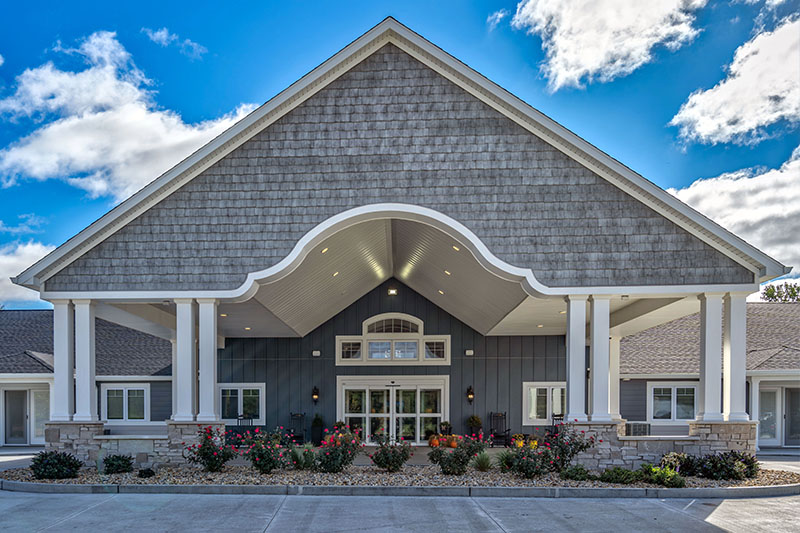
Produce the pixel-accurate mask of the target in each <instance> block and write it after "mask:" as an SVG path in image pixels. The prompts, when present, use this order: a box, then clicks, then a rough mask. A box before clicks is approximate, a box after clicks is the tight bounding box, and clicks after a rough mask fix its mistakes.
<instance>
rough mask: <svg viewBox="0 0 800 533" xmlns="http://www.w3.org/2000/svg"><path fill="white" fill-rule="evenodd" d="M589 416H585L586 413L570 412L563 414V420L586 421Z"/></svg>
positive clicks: (570, 421) (571, 421)
mask: <svg viewBox="0 0 800 533" xmlns="http://www.w3.org/2000/svg"><path fill="white" fill-rule="evenodd" d="M588 421H589V417H588V416H586V413H570V414H568V415H565V416H564V422H565V423H566V422H569V423H573V422H588Z"/></svg>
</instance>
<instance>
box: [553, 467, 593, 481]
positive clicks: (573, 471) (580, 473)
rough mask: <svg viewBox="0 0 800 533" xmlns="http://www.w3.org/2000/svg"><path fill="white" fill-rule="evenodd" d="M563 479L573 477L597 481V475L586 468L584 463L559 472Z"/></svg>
mask: <svg viewBox="0 0 800 533" xmlns="http://www.w3.org/2000/svg"><path fill="white" fill-rule="evenodd" d="M559 475H560V476H561V479H571V480H573V481H595V480H596V479H597V476H595V475H594V474H592V473H591V472H589V471H588V470H586V467H585V466H583V465H573V466H568V467H567V468H565V469H564V470H562V471H561V473H560V474H559Z"/></svg>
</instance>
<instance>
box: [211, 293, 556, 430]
mask: <svg viewBox="0 0 800 533" xmlns="http://www.w3.org/2000/svg"><path fill="white" fill-rule="evenodd" d="M389 286H392V287H396V288H398V289H399V294H398V295H397V296H388V295H387V291H386V290H387V288H388V287H389ZM388 312H402V313H407V314H410V315H414V316H416V317H418V318H420V319H422V320H423V321H424V323H425V326H424V328H425V333H426V334H434V335H450V336H451V339H450V352H451V365H450V366H424V365H420V366H391V365H386V366H338V367H337V366H336V356H335V353H336V345H335V337H336V335H360V334H361V328H362V322H363V321H364V320H366V319H367V318H369V317H371V316H374V315H377V314H380V313H388ZM313 350H320V351H321V356H320V357H312V356H311V352H312V351H313ZM465 350H474V352H475V355H474V356H470V357H467V356H465V355H464V353H465ZM565 358H566V348H565V338H564V337H563V336H536V337H533V336H531V337H485V336H483V335H481V334H480V333H478V332H476V331H475V330H473V329H472V328H470V327H469V326H467V325H466V324H464V323H463V322H461V321H459V320H458V319H456V318H454V317H452V316H451V315H449V314H448V313H446V312H445V311H444V310H442V309H441V308H439V307H437V306H436V305H434V304H433V303H432V302H430V301H429V300H427V299H426V298H424V297H423V296H421V295H419V294H418V293H416V292H414V291H413V290H411V289H410V288H408V287H406V286H405V285H403V284H402V283H400V282H399V281H397V280H389V281H387V282H385V283H383V284H381V285H380V286H378V287H376V288H375V289H373V290H372V291H370V292H369V293H367V294H366V295H365V296H363V297H362V298H361V299H359V300H358V301H356V302H355V303H354V304H352V305H351V306H350V307H348V308H347V309H345V310H344V311H342V312H341V313H339V314H338V315H336V316H335V317H333V318H332V319H330V320H329V321H327V322H326V323H325V324H323V325H322V326H320V327H319V328H317V329H316V330H314V331H312V332H311V333H310V334H308V335H307V336H305V337H303V338H281V339H227V340H226V346H225V349H223V350H220V351H219V355H218V365H219V366H218V381H219V382H220V383H251V382H255V383H265V384H266V426H267V427H275V426H278V425H283V426H286V427H290V419H289V415H290V413H293V412H305V413H306V426H307V428H306V429H307V430H308V431H310V424H311V420H312V419H313V417H314V414H315V413H317V412H318V413H320V414H321V415H322V417H323V419H324V421H325V424H326V425H327V426H330V425H332V424H333V422H335V417H336V376H337V375H431V374H446V375H449V376H450V421H451V422H452V424H453V429H454V431H457V432H463V431H464V430H465V427H464V425H465V422H466V419H467V417H469V416H470V415H472V414H476V415H478V416H480V417H481V419H482V420H483V422H484V428H485V429H489V413H490V412H492V411H495V412H504V411H505V412H506V413H507V421H508V425H509V427H510V428H511V429H512V432H522V431H523V428H522V408H523V405H522V382H523V381H566V363H565V361H566V359H565ZM470 385H472V387H473V389H474V391H475V401H474V402H473V403H472V404H470V403H469V402H468V401H467V399H466V390H467V387H468V386H470ZM315 386H316V387H319V391H320V400H319V402H318V403H317V404H316V405H314V403H313V402H312V400H311V389H312V388H313V387H315ZM531 429H532V428H531V427H530V426H526V429H525V431H524V432H526V433H530V432H531Z"/></svg>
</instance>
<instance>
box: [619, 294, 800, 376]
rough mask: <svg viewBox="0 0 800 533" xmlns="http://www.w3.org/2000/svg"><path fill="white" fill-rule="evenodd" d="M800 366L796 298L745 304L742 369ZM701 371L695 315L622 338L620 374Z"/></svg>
mask: <svg viewBox="0 0 800 533" xmlns="http://www.w3.org/2000/svg"><path fill="white" fill-rule="evenodd" d="M799 369H800V303H755V302H754V303H748V304H747V370H776V371H780V370H799ZM699 371H700V314H699V313H695V314H693V315H689V316H685V317H683V318H679V319H677V320H673V321H672V322H667V323H666V324H661V325H660V326H656V327H654V328H650V329H648V330H645V331H642V332H639V333H637V334H635V335H631V336H629V337H625V338H623V339H622V341H621V343H620V373H621V374H683V373H687V374H691V373H698V372H699Z"/></svg>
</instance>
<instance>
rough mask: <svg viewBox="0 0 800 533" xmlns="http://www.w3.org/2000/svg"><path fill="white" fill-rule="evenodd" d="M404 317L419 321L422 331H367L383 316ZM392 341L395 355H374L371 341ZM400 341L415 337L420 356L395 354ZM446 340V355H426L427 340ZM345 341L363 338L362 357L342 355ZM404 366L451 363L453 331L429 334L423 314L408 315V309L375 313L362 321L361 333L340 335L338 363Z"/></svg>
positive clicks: (411, 339)
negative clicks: (395, 344)
mask: <svg viewBox="0 0 800 533" xmlns="http://www.w3.org/2000/svg"><path fill="white" fill-rule="evenodd" d="M392 318H394V319H400V320H407V321H409V322H411V323H413V324H416V325H417V328H418V330H419V331H418V332H416V333H367V328H368V327H369V325H370V324H372V323H374V322H377V321H379V320H386V319H392ZM381 341H383V342H391V343H392V348H391V353H392V357H391V359H370V358H369V357H368V353H369V343H370V342H381ZM398 341H401V342H402V341H415V342H416V343H417V356H416V357H415V358H414V359H411V358H409V359H395V358H394V343H395V342H398ZM436 341H438V342H444V358H443V359H426V358H425V343H426V342H436ZM345 342H359V343H361V357H359V358H358V359H344V358H343V357H342V344H343V343H345ZM354 365H355V366H373V365H374V366H380V365H383V366H404V365H431V366H449V365H450V335H425V331H424V323H423V322H422V320H420V319H419V318H417V317H415V316H412V315H408V314H405V313H382V314H379V315H374V316H371V317H369V318H368V319H366V320H365V321H364V322H362V323H361V336H353V335H337V336H336V366H354Z"/></svg>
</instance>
